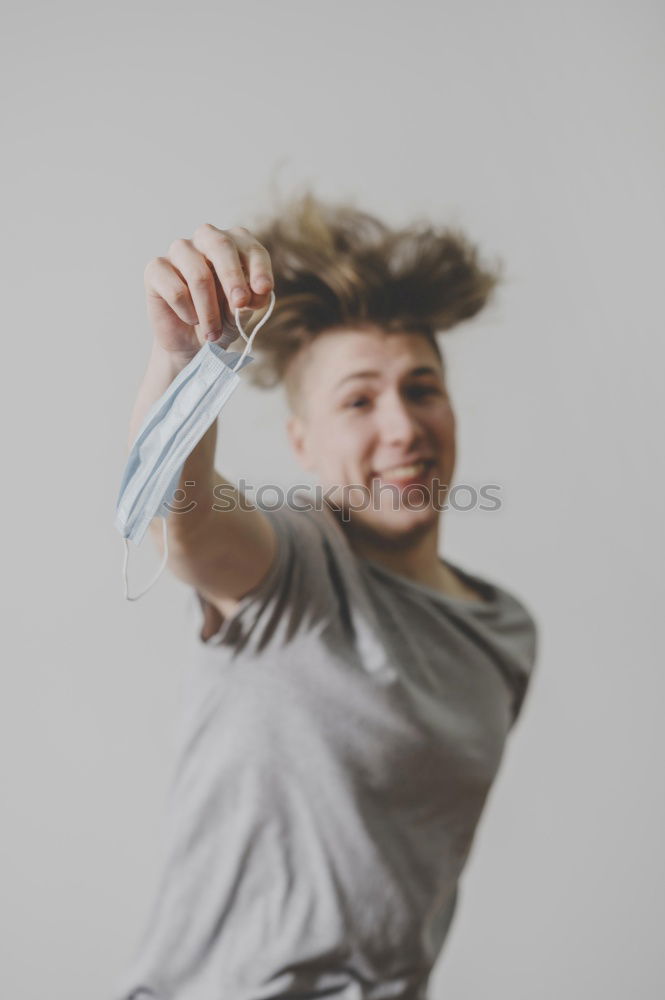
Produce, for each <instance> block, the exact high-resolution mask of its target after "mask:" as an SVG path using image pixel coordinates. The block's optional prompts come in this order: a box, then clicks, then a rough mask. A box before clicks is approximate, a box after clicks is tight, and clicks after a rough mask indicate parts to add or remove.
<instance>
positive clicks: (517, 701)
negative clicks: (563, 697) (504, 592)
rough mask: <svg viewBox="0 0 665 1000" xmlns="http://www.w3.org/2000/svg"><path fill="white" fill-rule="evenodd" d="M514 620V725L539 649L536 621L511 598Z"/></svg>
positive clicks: (520, 709)
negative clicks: (513, 605)
mask: <svg viewBox="0 0 665 1000" xmlns="http://www.w3.org/2000/svg"><path fill="white" fill-rule="evenodd" d="M513 601H514V604H515V611H516V615H515V619H514V622H513V630H512V635H511V646H512V650H511V651H512V655H511V657H510V669H509V675H510V683H511V689H512V695H513V699H512V721H511V727H512V726H514V725H515V723H516V721H517V719H518V718H519V716H520V714H521V712H522V707H523V705H524V702H525V699H526V696H527V691H528V690H529V688H530V686H531V681H532V678H533V674H534V671H535V668H536V663H537V659H538V648H539V630H538V625H537V624H536V620H535V618H534V617H533V615H532V614H531V612H530V611H529V610H528V609H527V607H526V606H525V605H524V604H523V603H522V601H518V600H517V599H515V598H513Z"/></svg>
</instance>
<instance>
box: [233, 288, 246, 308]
mask: <svg viewBox="0 0 665 1000" xmlns="http://www.w3.org/2000/svg"><path fill="white" fill-rule="evenodd" d="M244 298H245V289H244V288H234V289H233V290H232V291H231V301H232V302H233V303H234V305H236V306H239V305H240V303H241V302H242V301H243V299H244Z"/></svg>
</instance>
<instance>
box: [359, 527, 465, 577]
mask: <svg viewBox="0 0 665 1000" xmlns="http://www.w3.org/2000/svg"><path fill="white" fill-rule="evenodd" d="M344 527H345V529H346V532H347V537H348V539H349V543H350V545H351V548H352V549H353V551H354V552H355V553H356V555H358V556H360V557H361V558H362V559H371V560H372V561H373V562H377V563H380V564H381V565H382V566H385V567H386V568H387V569H390V570H392V571H393V572H395V573H400V574H401V575H402V576H406V577H409V578H410V579H412V580H416V581H417V582H418V583H425V584H428V585H429V586H431V587H441V586H442V584H444V583H445V581H446V580H447V578H448V573H447V571H446V570H445V567H444V566H443V564H442V563H441V560H440V557H439V551H438V536H439V525H438V522H435V523H434V524H432V525H428V526H427V527H426V528H423V529H420V530H419V531H418V532H417V533H415V532H414V534H412V535H409V536H406V537H403V538H399V539H386V538H385V537H384V536H379V535H376V534H374V533H372V532H371V531H369V530H367V528H366V527H365V526H364V525H362V526H356V525H354V524H353V522H352V521H351V522H350V523H347V524H345V525H344Z"/></svg>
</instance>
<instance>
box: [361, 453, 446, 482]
mask: <svg viewBox="0 0 665 1000" xmlns="http://www.w3.org/2000/svg"><path fill="white" fill-rule="evenodd" d="M433 464H434V463H433V461H432V459H423V460H422V461H420V462H412V463H411V464H409V465H393V466H392V467H391V468H389V469H383V470H382V471H381V472H377V473H375V475H376V476H377V477H378V478H379V479H382V480H383V481H384V482H393V483H396V482H419V481H420V480H422V479H423V478H424V476H425V473H426V472H427V471H428V469H429V468H430V467H431V466H432V465H433Z"/></svg>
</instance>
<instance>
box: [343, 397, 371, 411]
mask: <svg viewBox="0 0 665 1000" xmlns="http://www.w3.org/2000/svg"><path fill="white" fill-rule="evenodd" d="M367 403H369V398H368V397H367V396H357V397H356V398H355V399H350V400H349V402H348V403H345V404H344V407H345V409H347V410H350V409H356V410H360V409H362V408H363V406H365V404H367Z"/></svg>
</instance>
